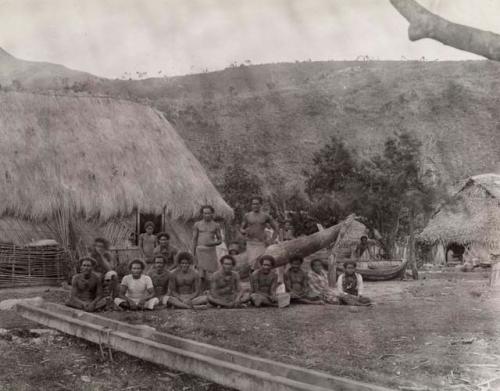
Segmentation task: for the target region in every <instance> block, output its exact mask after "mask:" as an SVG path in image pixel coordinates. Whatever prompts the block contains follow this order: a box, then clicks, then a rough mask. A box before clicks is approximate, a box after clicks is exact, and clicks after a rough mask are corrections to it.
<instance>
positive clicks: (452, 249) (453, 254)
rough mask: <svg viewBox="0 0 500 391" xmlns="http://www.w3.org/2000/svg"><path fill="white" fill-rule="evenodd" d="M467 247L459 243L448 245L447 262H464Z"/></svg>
mask: <svg viewBox="0 0 500 391" xmlns="http://www.w3.org/2000/svg"><path fill="white" fill-rule="evenodd" d="M464 253H465V247H464V246H462V245H461V244H458V243H450V244H449V245H448V246H447V247H446V264H448V265H453V264H461V263H463V262H464Z"/></svg>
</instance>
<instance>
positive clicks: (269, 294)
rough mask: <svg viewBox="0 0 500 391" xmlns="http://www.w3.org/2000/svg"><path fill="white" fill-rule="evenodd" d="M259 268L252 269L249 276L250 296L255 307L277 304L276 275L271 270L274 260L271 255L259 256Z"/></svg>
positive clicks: (274, 305)
mask: <svg viewBox="0 0 500 391" xmlns="http://www.w3.org/2000/svg"><path fill="white" fill-rule="evenodd" d="M259 262H260V266H261V267H260V269H258V270H256V271H254V272H253V273H252V275H251V276H250V285H251V287H252V294H251V295H250V298H251V300H252V303H253V305H254V306H256V307H260V306H273V307H276V306H277V305H278V304H277V302H278V298H277V295H276V288H277V287H278V276H277V274H276V273H275V272H274V271H273V270H271V269H272V268H273V267H274V265H275V263H276V261H275V260H274V258H273V257H272V256H271V255H263V256H262V257H260V258H259Z"/></svg>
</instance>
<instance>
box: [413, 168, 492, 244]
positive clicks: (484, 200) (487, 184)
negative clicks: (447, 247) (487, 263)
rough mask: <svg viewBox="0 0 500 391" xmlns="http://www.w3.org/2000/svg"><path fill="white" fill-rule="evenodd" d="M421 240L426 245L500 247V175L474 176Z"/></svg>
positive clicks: (431, 222) (452, 199)
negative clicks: (450, 244) (477, 244)
mask: <svg viewBox="0 0 500 391" xmlns="http://www.w3.org/2000/svg"><path fill="white" fill-rule="evenodd" d="M418 239H419V240H420V241H423V242H428V243H434V242H443V243H444V244H447V243H458V244H462V245H467V244H471V243H480V244H482V245H487V246H492V245H498V243H499V242H500V175H497V174H482V175H476V176H473V177H470V178H469V179H467V180H466V181H465V184H464V185H462V187H461V188H460V189H459V190H458V191H457V192H456V193H455V194H454V196H453V197H452V198H451V199H450V201H449V202H447V203H446V204H444V205H442V206H441V207H440V208H439V209H438V210H437V211H436V213H435V214H434V216H433V217H432V218H431V220H430V221H429V224H428V225H427V226H426V227H425V229H424V230H423V231H422V233H421V234H420V235H419V236H418Z"/></svg>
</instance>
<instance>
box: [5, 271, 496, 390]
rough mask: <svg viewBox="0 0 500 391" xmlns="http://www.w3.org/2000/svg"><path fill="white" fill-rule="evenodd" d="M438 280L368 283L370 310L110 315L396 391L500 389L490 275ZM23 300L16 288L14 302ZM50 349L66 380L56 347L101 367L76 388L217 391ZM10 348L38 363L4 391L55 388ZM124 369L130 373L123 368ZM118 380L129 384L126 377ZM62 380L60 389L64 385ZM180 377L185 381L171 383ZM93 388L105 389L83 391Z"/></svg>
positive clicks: (85, 350) (142, 367) (150, 369)
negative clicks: (407, 390) (21, 384)
mask: <svg viewBox="0 0 500 391" xmlns="http://www.w3.org/2000/svg"><path fill="white" fill-rule="evenodd" d="M441 277H444V278H432V279H431V278H427V279H425V280H421V281H403V282H402V281H390V282H377V283H368V284H367V294H370V295H371V296H372V297H373V298H374V299H375V301H376V303H377V304H376V305H375V306H374V307H371V308H349V307H343V306H342V307H340V306H294V307H290V308H287V309H283V310H277V309H253V308H248V309H239V310H217V309H209V310H203V311H197V312H195V311H177V310H163V311H157V312H145V313H131V312H126V313H107V314H106V316H109V317H112V318H117V319H121V320H124V321H128V322H130V323H144V324H149V325H151V326H154V327H156V328H158V330H160V331H164V332H168V333H172V334H176V335H179V336H183V337H186V338H191V339H195V340H198V341H203V342H208V343H211V344H214V345H219V346H223V347H225V348H231V349H235V350H239V351H242V352H246V353H250V354H255V355H260V356H263V357H268V358H272V359H275V360H279V361H282V362H287V363H291V364H296V365H300V366H306V367H308V368H314V369H317V370H322V371H326V372H329V373H332V374H335V375H340V376H346V377H351V378H356V379H360V380H364V381H367V382H373V383H376V384H380V385H387V386H391V387H394V388H395V389H397V388H398V387H403V389H404V387H413V389H422V390H423V389H425V387H427V389H431V390H434V389H443V390H487V389H489V390H497V389H499V390H500V360H499V359H500V338H499V337H500V295H498V296H496V295H492V294H490V293H489V292H488V290H487V287H486V284H487V279H486V277H487V274H485V273H477V274H476V273H468V274H465V273H463V274H451V275H449V276H445V275H442V276H441ZM20 294H21V292H17V293H16V296H19V295H20ZM64 294H65V292H61V291H60V290H56V291H49V292H42V296H45V297H46V298H47V299H51V300H54V301H61V300H62V298H63V295H64ZM27 296H34V294H33V292H31V293H30V294H27ZM7 297H9V298H10V297H13V296H12V293H11V294H10V295H8V294H7V295H6V294H5V293H4V292H2V291H0V300H1V299H4V298H7ZM0 327H3V328H13V327H14V328H33V327H36V326H35V325H32V324H28V323H27V322H26V321H24V320H22V319H20V318H19V317H18V316H17V315H16V314H15V313H12V312H11V311H4V312H0ZM57 338H61V340H60V341H58V340H57ZM28 341H29V339H28ZM54 341H55V342H54ZM37 343H38V342H37ZM50 343H51V344H52V345H50V344H49V348H47V347H46V346H45V345H46V344H47V342H45V341H44V340H43V338H42V342H39V345H35V346H33V344H32V343H28V345H29V348H30V349H35V350H37V349H38V351H43V353H44V354H45V356H44V357H46V359H47V360H49V361H47V362H52V361H54V362H55V363H56V364H57V365H58V367H57V368H59V369H58V370H57V371H52V370H51V371H49V373H53V372H57V373H58V374H59V375H60V374H61V373H63V372H64V369H68V370H69V371H72V369H71V368H72V367H71V364H70V363H73V362H74V360H73V359H70V360H68V359H63V360H60V361H57V359H56V358H54V354H55V356H56V357H57V355H58V353H60V352H61V349H60V346H59V344H63V345H64V349H68V350H67V351H68V352H69V353H70V354H74V355H77V356H78V355H84V356H85V357H86V361H85V362H86V363H87V364H86V365H87V367H88V368H92V365H93V366H94V367H95V369H94V372H95V374H92V373H93V372H92V370H89V369H87V372H89V371H90V372H89V373H90V375H85V374H83V372H82V373H80V372H78V373H77V374H76V375H75V376H69V378H68V379H71V378H81V376H89V379H90V382H89V383H84V384H83V386H84V387H83V388H73V386H72V385H70V386H69V387H70V389H82V390H84V389H92V390H94V389H96V390H97V389H103V390H108V389H109V390H111V389H124V388H126V387H123V386H118V384H121V383H115V385H116V388H113V381H122V382H123V381H125V382H127V384H130V385H128V386H127V387H131V386H132V387H131V388H129V389H134V388H133V387H134V385H137V386H138V387H136V388H135V389H141V387H148V386H151V385H152V384H153V383H152V382H151V381H149V380H146V381H142V383H143V384H141V380H142V379H143V378H148V377H149V378H158V377H161V378H164V380H163V381H162V383H161V384H157V387H159V388H157V389H167V390H168V389H179V390H183V389H184V391H187V390H208V389H209V390H216V389H218V388H217V386H216V385H213V384H210V383H208V382H203V380H201V379H192V377H189V376H185V375H184V376H175V375H173V377H172V376H169V375H165V372H168V369H164V368H161V367H157V366H154V365H151V364H149V363H144V362H141V361H140V360H135V359H133V358H130V357H128V356H125V355H120V354H118V353H115V354H114V355H113V356H114V359H115V361H118V362H120V364H119V365H117V363H109V361H108V359H107V353H106V352H105V353H106V355H105V357H104V358H103V357H102V356H101V354H100V351H99V348H98V347H96V346H94V345H89V344H86V343H84V342H82V341H79V340H76V339H74V338H69V337H64V336H56V337H54V340H53V341H51V342H50ZM12 345H13V342H12V341H6V340H2V339H1V337H0V350H1V351H2V356H3V357H5V356H4V353H7V354H9V357H13V359H14V360H17V361H16V362H18V363H19V364H23V363H24V365H32V366H30V367H23V366H16V365H10V364H7V367H6V364H5V363H3V364H1V365H0V390H3V389H8V388H5V386H6V385H7V384H9V382H8V380H9V379H10V381H12V379H19V378H20V377H21V373H22V374H23V376H24V377H26V378H27V380H26V382H27V384H28V386H30V385H33V384H32V380H29V379H32V376H35V378H36V376H39V377H40V378H41V379H45V380H43V381H46V383H47V385H53V384H54V381H55V380H54V379H52V380H51V379H50V376H49V377H48V378H46V377H47V375H45V377H44V375H43V374H44V373H46V372H47V371H42V370H41V369H40V368H37V365H36V364H37V363H40V362H42V361H43V360H38V359H34V357H36V356H35V355H34V353H30V354H26V353H23V349H19V346H17V345H16V346H12ZM50 346H53V347H54V350H55V351H54V352H51V349H50ZM68 357H70V355H68ZM120 360H122V361H120ZM56 364H54V365H56ZM51 365H52V364H51ZM38 366H39V365H38ZM119 367H120V368H119ZM121 367H123V368H124V372H120V369H121ZM104 369H106V372H105V373H104V375H103V372H102V371H103V370H104ZM87 372H86V373H87ZM108 372H110V373H108ZM37 373H38V375H37ZM66 373H67V372H66ZM121 373H122V374H121ZM162 373H163V375H162ZM171 375H172V374H171ZM30 376H31V377H30ZM120 376H122V377H124V380H119V379H120ZM64 379H66V378H64ZM84 379H85V380H89V379H87V378H84ZM183 379H184V380H183ZM65 381H66V380H64V381H62V384H66V383H65ZM179 381H181V382H182V381H183V383H182V384H181V383H179V384H177V383H174V382H179ZM59 382H61V380H59ZM99 382H100V383H99ZM42 383H43V382H42ZM157 383H158V381H157ZM2 385H4V388H2ZM91 385H94V386H95V387H98V388H95V387H94V388H88V387H87V388H85V386H91ZM168 387H171V388H168ZM172 387H173V388H172ZM184 387H187V388H184ZM11 389H16V390H17V389H18V388H11ZM26 389H30V388H26ZM32 389H34V388H32ZM46 389H51V388H50V387H47V388H46ZM53 389H64V388H57V387H55V388H53ZM144 389H146V388H144ZM153 389H154V388H153Z"/></svg>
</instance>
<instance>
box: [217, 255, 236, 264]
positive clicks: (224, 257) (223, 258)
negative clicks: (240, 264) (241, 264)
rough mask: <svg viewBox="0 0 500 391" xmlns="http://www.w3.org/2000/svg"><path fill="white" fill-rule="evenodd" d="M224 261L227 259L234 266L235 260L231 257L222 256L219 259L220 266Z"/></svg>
mask: <svg viewBox="0 0 500 391" xmlns="http://www.w3.org/2000/svg"><path fill="white" fill-rule="evenodd" d="M226 259H229V260H230V261H231V262H232V263H233V266H236V259H234V258H233V256H232V255H229V254H227V255H223V256H222V257H221V259H219V262H220V264H221V265H223V264H224V261H225V260H226Z"/></svg>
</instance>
